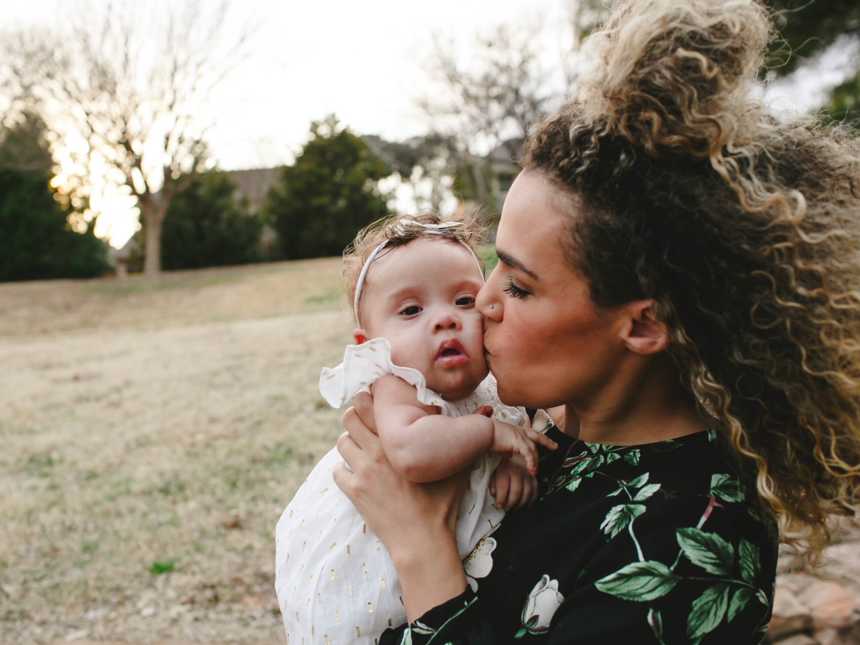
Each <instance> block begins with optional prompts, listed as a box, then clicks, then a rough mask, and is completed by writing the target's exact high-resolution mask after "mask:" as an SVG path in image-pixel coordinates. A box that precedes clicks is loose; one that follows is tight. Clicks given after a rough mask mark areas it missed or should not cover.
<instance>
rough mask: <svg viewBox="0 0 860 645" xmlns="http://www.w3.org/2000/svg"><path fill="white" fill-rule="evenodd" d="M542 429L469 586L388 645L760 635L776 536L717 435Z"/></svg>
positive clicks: (476, 555)
mask: <svg viewBox="0 0 860 645" xmlns="http://www.w3.org/2000/svg"><path fill="white" fill-rule="evenodd" d="M549 432H550V436H552V438H553V439H555V440H557V441H558V442H559V444H560V447H559V450H558V451H556V452H554V453H546V454H544V455H543V456H542V458H541V475H540V480H541V489H540V490H541V492H540V496H539V498H538V500H537V501H536V502H535V503H534V504H533V505H532V506H530V507H528V508H525V509H522V510H520V511H515V512H511V513H509V514H508V515H507V516H506V517H505V519H504V521H503V522H502V525H501V526H500V528H499V529H498V530H497V531H496V532H495V533H494V534H493V535H492V536H490V537H487V538H484V540H483V541H482V542H481V543H480V544H479V545H478V546H477V547H476V549H475V551H473V552H472V553H471V554H470V555H469V557H468V558H466V560H465V561H464V568H465V571H466V574H467V578H468V580H469V585H470V587H469V588H467V589H466V590H465V592H464V593H463V594H462V595H460V596H458V597H456V598H453V599H451V600H449V601H447V602H446V603H444V604H442V605H440V606H438V607H435V608H434V609H432V610H430V611H429V612H427V613H426V614H424V615H423V616H422V617H421V618H420V619H418V620H416V621H415V622H413V623H411V624H410V625H408V626H407V625H404V626H402V627H400V628H398V629H395V630H388V631H386V632H385V633H384V634H383V636H382V639H381V644H382V645H406V644H408V643H411V644H413V645H419V644H423V645H430V644H436V645H447V644H450V645H467V644H469V645H478V644H480V645H491V644H492V645H499V644H502V643H523V644H527V643H542V644H548V643H551V644H561V643H599V644H600V645H606V643H662V644H665V645H674V644H676V643H694V644H697V643H719V644H726V643H728V644H731V645H745V644H747V643H759V642H760V641H761V640H762V639H763V637H764V634H765V631H766V629H767V623H768V620H769V619H770V613H771V606H772V602H773V584H774V577H775V575H776V557H777V531H776V528H775V525H774V522H773V521H772V519H771V518H770V516H768V515H765V514H763V513H762V512H761V511H760V510H758V505H757V504H756V503H755V498H754V495H755V492H754V489H753V488H752V486H749V485H744V483H742V482H743V479H742V478H741V477H740V476H739V474H738V471H737V469H736V466H735V465H734V461H733V460H732V459H731V457H730V456H729V454H730V453H729V451H728V450H727V449H725V448H723V447H722V445H721V441H720V440H719V439H718V437H717V434H716V433H715V432H713V431H708V432H700V433H697V434H694V435H689V436H687V437H683V438H680V439H675V440H672V441H664V442H660V443H654V444H647V445H639V446H613V445H608V444H591V443H585V442H582V441H574V440H572V439H570V438H569V437H567V436H566V435H563V434H562V433H560V432H559V431H558V430H557V429H555V428H552V429H550V431H549Z"/></svg>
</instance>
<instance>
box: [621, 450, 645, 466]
mask: <svg viewBox="0 0 860 645" xmlns="http://www.w3.org/2000/svg"><path fill="white" fill-rule="evenodd" d="M641 456H642V452H641V451H640V450H639V448H634V449H633V450H628V451H627V452H625V453H624V461H626V462H627V463H628V464H630V465H631V466H638V465H639V458H640V457H641Z"/></svg>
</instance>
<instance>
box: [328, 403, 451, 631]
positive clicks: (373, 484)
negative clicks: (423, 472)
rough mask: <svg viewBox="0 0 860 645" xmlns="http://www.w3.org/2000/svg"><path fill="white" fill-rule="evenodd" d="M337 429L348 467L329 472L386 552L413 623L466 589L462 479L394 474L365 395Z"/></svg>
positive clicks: (341, 450)
mask: <svg viewBox="0 0 860 645" xmlns="http://www.w3.org/2000/svg"><path fill="white" fill-rule="evenodd" d="M342 423H343V426H344V428H345V429H346V432H345V433H344V434H343V435H341V437H340V439H338V442H337V447H338V450H339V451H340V453H341V455H342V456H343V458H344V460H345V461H346V464H347V465H348V467H345V466H339V467H338V468H337V469H335V472H334V480H335V483H336V484H337V485H338V486H339V487H340V489H341V490H342V491H343V492H344V493H345V494H346V495H347V497H349V498H350V500H352V503H353V504H354V505H355V507H356V509H357V510H358V512H359V513H361V515H362V516H363V518H364V520H365V522H366V523H367V526H368V528H370V530H371V531H373V532H374V533H375V534H376V535H377V536H378V537H379V539H380V540H382V543H383V544H384V545H385V546H386V548H387V549H388V552H389V555H390V556H391V558H392V561H393V562H394V565H395V567H396V568H397V572H398V575H399V577H400V587H401V592H402V594H403V603H404V605H405V607H406V616H407V619H409V620H414V619H416V618H417V617H419V616H421V615H422V614H424V613H425V612H427V611H428V610H430V609H432V608H433V607H436V606H437V605H440V604H442V603H444V602H445V601H447V600H449V599H451V598H454V597H456V596H458V595H460V594H461V593H462V592H463V591H464V589H465V588H466V575H465V573H464V572H463V565H462V563H461V562H460V554H459V553H458V551H457V543H456V537H455V533H454V527H455V523H456V520H457V511H458V507H459V501H460V497H461V496H462V493H463V486H464V481H463V479H462V478H460V479H458V478H448V479H446V480H442V481H437V482H433V483H429V484H416V483H413V482H411V481H409V480H407V479H406V478H404V477H403V476H402V475H401V474H400V473H399V472H398V471H397V470H395V469H394V468H392V466H391V464H390V463H389V461H388V459H387V458H386V455H385V451H384V450H383V447H382V443H381V442H380V440H379V437H377V436H376V434H374V430H375V424H374V417H373V402H372V400H371V397H370V396H369V395H368V394H364V393H363V394H359V395H358V396H357V397H356V398H355V399H354V400H353V407H351V408H349V409H348V410H347V411H346V412H345V413H344V415H343V419H342ZM428 553H432V554H433V558H427V554H428Z"/></svg>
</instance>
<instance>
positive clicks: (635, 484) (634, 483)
mask: <svg viewBox="0 0 860 645" xmlns="http://www.w3.org/2000/svg"><path fill="white" fill-rule="evenodd" d="M648 477H650V473H642V474H641V475H639V476H638V477H636V478H634V479H631V480H630V481H629V482H627V486H628V487H629V488H639V487H640V486H644V485H645V484H647V483H648Z"/></svg>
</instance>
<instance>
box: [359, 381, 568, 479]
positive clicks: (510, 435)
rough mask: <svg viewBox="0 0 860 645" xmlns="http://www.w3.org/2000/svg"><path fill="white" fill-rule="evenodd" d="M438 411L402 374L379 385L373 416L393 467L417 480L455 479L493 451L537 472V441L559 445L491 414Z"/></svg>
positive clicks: (377, 383) (551, 445)
mask: <svg viewBox="0 0 860 645" xmlns="http://www.w3.org/2000/svg"><path fill="white" fill-rule="evenodd" d="M488 410H489V409H488ZM434 412H435V411H434V409H433V408H431V407H429V406H425V405H422V404H421V403H420V402H419V401H418V399H417V396H416V391H415V388H414V387H413V386H411V385H409V384H408V383H406V382H405V381H403V380H402V379H400V378H398V377H396V376H393V375H386V376H383V377H381V378H380V379H378V380H377V381H376V383H374V385H373V414H374V417H375V419H376V427H377V428H378V434H379V438H380V439H381V441H382V445H383V447H384V449H385V454H386V456H387V457H388V461H389V462H390V463H391V465H392V466H394V467H395V468H396V469H397V470H399V471H400V472H401V473H403V475H404V476H405V477H406V478H407V479H409V480H410V481H413V482H431V481H437V480H439V479H445V478H446V477H450V476H451V475H453V474H454V473H457V472H460V471H461V470H463V469H464V468H466V467H467V466H468V465H469V464H471V463H472V462H473V461H474V460H475V459H477V458H478V457H479V456H481V455H482V454H484V453H486V452H488V451H492V452H496V453H499V454H504V455H513V454H519V455H521V456H522V457H523V459H524V460H525V463H526V466H527V468H528V469H529V470H530V471H531V472H532V474H534V472H536V469H537V448H536V447H535V443H540V444H541V445H544V446H545V447H547V448H550V449H553V448H555V447H556V446H555V442H553V441H552V440H550V439H549V438H547V437H544V436H543V435H541V434H539V433H536V432H534V431H533V430H531V429H529V428H518V427H516V426H512V425H510V424H508V423H504V422H501V421H497V420H494V419H492V418H490V417H489V416H486V415H482V414H469V415H466V416H462V417H447V416H442V415H440V414H436V413H434ZM490 413H491V412H490Z"/></svg>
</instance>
